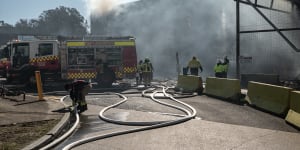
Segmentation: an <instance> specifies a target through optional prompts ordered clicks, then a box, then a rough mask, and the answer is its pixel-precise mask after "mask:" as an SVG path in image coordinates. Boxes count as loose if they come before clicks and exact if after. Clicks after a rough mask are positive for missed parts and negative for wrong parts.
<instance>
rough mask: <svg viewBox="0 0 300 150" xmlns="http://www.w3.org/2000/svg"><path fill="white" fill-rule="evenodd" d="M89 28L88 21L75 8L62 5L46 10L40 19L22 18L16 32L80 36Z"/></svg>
mask: <svg viewBox="0 0 300 150" xmlns="http://www.w3.org/2000/svg"><path fill="white" fill-rule="evenodd" d="M87 28H88V25H87V21H86V20H85V19H84V17H83V16H82V15H81V14H80V13H79V12H78V11H77V10H76V9H75V8H67V7H64V6H60V7H58V8H55V9H50V10H46V11H44V12H43V13H41V15H40V16H39V18H38V19H31V20H27V19H20V20H19V21H18V22H17V23H16V24H15V27H14V33H15V34H16V33H17V34H35V35H63V36H73V35H77V36H78V35H85V34H87Z"/></svg>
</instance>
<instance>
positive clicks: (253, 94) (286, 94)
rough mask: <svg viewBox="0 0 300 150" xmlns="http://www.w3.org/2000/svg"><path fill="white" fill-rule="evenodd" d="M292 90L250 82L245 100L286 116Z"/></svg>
mask: <svg viewBox="0 0 300 150" xmlns="http://www.w3.org/2000/svg"><path fill="white" fill-rule="evenodd" d="M291 91H292V89H291V88H288V87H282V86H276V85H271V84H265V83H259V82H253V81H250V82H249V83H248V93H247V96H246V98H245V100H246V101H248V102H249V104H250V105H255V106H257V107H259V108H262V109H264V110H267V111H270V112H273V113H275V114H279V115H284V114H286V113H287V110H288V108H289V98H290V92H291Z"/></svg>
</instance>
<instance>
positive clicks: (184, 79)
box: [176, 75, 203, 94]
mask: <svg viewBox="0 0 300 150" xmlns="http://www.w3.org/2000/svg"><path fill="white" fill-rule="evenodd" d="M176 89H181V90H183V92H198V94H202V91H203V86H202V78H201V77H200V76H194V75H179V76H178V80H177V85H176Z"/></svg>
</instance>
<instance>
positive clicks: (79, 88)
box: [65, 80, 91, 113]
mask: <svg viewBox="0 0 300 150" xmlns="http://www.w3.org/2000/svg"><path fill="white" fill-rule="evenodd" d="M90 89H91V84H90V83H89V82H86V81H84V80H77V81H74V82H72V83H69V84H66V85H65V90H67V91H69V90H70V98H71V99H72V105H73V106H75V105H76V104H78V106H77V109H78V111H79V113H82V112H84V111H86V110H87V103H86V101H85V96H86V95H87V94H88V92H89V90H90Z"/></svg>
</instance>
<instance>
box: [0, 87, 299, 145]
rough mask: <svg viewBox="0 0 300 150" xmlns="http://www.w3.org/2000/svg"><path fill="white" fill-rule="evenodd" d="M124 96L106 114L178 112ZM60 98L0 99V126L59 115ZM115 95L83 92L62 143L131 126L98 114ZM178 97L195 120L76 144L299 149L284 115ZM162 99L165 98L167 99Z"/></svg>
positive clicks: (138, 117) (145, 116)
mask: <svg viewBox="0 0 300 150" xmlns="http://www.w3.org/2000/svg"><path fill="white" fill-rule="evenodd" d="M130 92H133V93H135V92H140V91H135V90H133V91H130ZM126 96H128V102H126V103H125V104H122V105H120V106H119V107H118V108H117V109H112V110H110V111H108V112H107V113H106V115H107V116H108V117H110V118H115V119H121V120H127V121H128V120H131V121H152V120H153V121H157V120H169V119H172V118H174V117H172V116H166V115H163V114H161V113H176V114H182V112H180V111H178V110H174V109H172V108H169V107H166V106H162V105H160V104H157V103H155V102H153V101H151V100H149V98H145V97H142V96H141V93H135V94H126ZM59 98H60V97H47V99H48V100H46V101H40V100H38V99H37V97H34V96H30V95H28V96H27V97H26V100H25V101H23V100H22V99H21V98H20V97H12V98H11V99H7V98H5V99H0V101H1V105H0V117H1V120H0V125H7V124H16V123H22V122H32V121H39V120H49V119H53V118H55V119H59V118H62V116H63V115H64V114H63V113H60V112H56V111H54V110H58V109H60V108H63V107H64V106H63V105H62V104H61V103H60V102H58V100H59ZM120 100H121V99H120V98H119V97H118V96H115V95H107V94H104V95H103V94H101V95H89V96H87V103H88V107H89V110H88V111H86V112H84V113H82V114H81V116H80V118H81V124H80V126H79V127H78V129H77V131H76V132H75V133H74V134H73V135H72V136H71V137H70V138H69V139H68V140H66V141H65V142H64V143H62V145H67V144H68V143H69V142H72V141H76V140H78V139H82V138H85V137H88V136H91V135H98V134H104V133H109V132H112V131H118V130H120V129H121V130H122V129H130V128H134V127H132V126H122V125H115V124H111V123H107V122H105V121H102V120H100V119H99V118H98V113H99V111H100V110H101V109H102V108H103V107H105V106H108V105H111V104H114V103H116V102H118V101H120ZM180 100H181V101H183V102H186V103H188V104H190V105H192V106H193V107H194V108H195V109H196V110H197V119H193V120H190V121H187V122H185V123H183V124H178V125H175V126H171V127H165V128H160V129H155V130H150V131H143V132H138V133H132V134H128V135H122V136H118V137H112V138H109V139H104V140H99V141H95V142H92V143H89V144H84V145H82V146H80V147H77V148H75V149H99V147H102V148H104V149H300V143H299V140H300V135H299V130H298V129H296V128H294V127H292V126H290V125H288V124H287V123H285V121H284V119H283V118H280V117H278V116H274V115H272V114H270V113H267V112H263V111H260V110H257V109H255V108H252V107H249V106H248V105H237V104H233V103H230V102H228V101H224V100H219V99H215V98H212V97H208V96H205V95H202V96H195V97H190V98H182V99H180ZM163 101H166V102H169V101H168V100H167V99H163ZM66 103H67V104H68V103H70V100H67V101H66ZM199 118H201V119H199ZM62 145H60V146H62ZM58 147H59V146H58ZM57 149H60V148H57Z"/></svg>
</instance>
